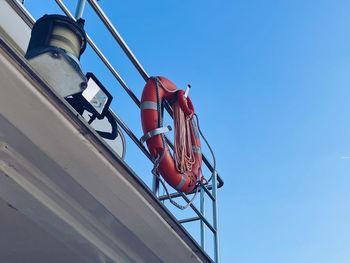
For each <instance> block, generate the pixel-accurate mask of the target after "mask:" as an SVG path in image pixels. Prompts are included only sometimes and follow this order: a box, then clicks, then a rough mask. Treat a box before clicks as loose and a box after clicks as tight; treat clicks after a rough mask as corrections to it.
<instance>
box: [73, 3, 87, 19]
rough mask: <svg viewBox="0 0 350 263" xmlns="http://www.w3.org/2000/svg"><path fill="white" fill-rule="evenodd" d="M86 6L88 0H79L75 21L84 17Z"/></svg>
mask: <svg viewBox="0 0 350 263" xmlns="http://www.w3.org/2000/svg"><path fill="white" fill-rule="evenodd" d="M85 5H86V0H79V1H78V3H77V7H76V9H75V19H76V20H78V19H79V18H82V17H83V13H84V9H85Z"/></svg>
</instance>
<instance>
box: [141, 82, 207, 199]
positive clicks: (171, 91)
mask: <svg viewBox="0 0 350 263" xmlns="http://www.w3.org/2000/svg"><path fill="white" fill-rule="evenodd" d="M164 100H167V101H175V102H174V104H173V106H172V108H173V111H174V128H175V136H174V137H175V146H174V147H175V148H174V158H173V156H172V155H171V152H170V150H169V148H168V146H167V144H166V143H165V139H164V132H165V131H167V130H169V129H166V128H165V127H162V125H163V123H162V122H163V121H162V111H163V107H162V105H163V101H164ZM140 108H141V120H142V128H143V132H144V136H143V137H142V138H141V141H142V142H144V141H146V143H147V146H148V149H149V151H150V154H151V156H152V157H153V158H154V160H155V170H157V171H158V172H159V173H160V174H161V175H162V177H163V178H164V179H165V181H166V182H167V183H168V184H170V185H171V186H172V187H174V188H175V189H177V190H178V191H180V192H185V193H189V192H192V191H193V190H194V189H195V187H196V186H198V184H200V183H201V182H202V180H203V176H202V170H201V163H202V154H201V150H200V149H201V148H200V140H199V132H198V128H197V125H196V122H195V121H194V119H193V115H194V108H193V104H192V102H191V100H190V98H189V97H187V98H185V97H184V91H182V90H178V89H177V87H176V86H175V84H174V83H172V82H171V81H170V80H168V79H166V78H164V77H154V78H150V79H149V80H148V81H147V83H146V85H145V88H144V90H143V93H142V98H141V107H140Z"/></svg>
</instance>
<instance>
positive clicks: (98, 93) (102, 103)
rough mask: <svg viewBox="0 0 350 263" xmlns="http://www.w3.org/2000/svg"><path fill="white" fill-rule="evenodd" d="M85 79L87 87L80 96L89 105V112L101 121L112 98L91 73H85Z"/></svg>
mask: <svg viewBox="0 0 350 263" xmlns="http://www.w3.org/2000/svg"><path fill="white" fill-rule="evenodd" d="M86 77H87V79H88V81H87V87H86V89H85V90H84V91H83V92H82V96H83V97H84V99H85V100H86V101H87V102H88V103H89V105H90V106H89V111H90V112H91V113H92V114H93V115H95V116H96V117H97V118H98V119H103V118H104V116H105V115H106V113H107V111H108V109H109V106H110V105H111V102H112V99H113V97H112V95H111V94H110V93H109V92H108V90H107V89H106V88H105V87H104V86H103V85H102V83H101V82H100V81H99V80H98V79H97V78H96V76H95V75H94V74H93V73H91V72H89V73H87V74H86Z"/></svg>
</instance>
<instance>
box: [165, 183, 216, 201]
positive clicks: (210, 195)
mask: <svg viewBox="0 0 350 263" xmlns="http://www.w3.org/2000/svg"><path fill="white" fill-rule="evenodd" d="M202 189H203V190H204V192H205V193H206V194H207V195H208V196H209V198H210V199H211V200H212V201H214V196H213V195H212V193H211V192H210V191H209V190H211V189H212V186H211V185H208V186H205V185H204V186H203V187H202ZM194 193H196V189H195V190H193V191H192V192H190V193H188V194H194ZM169 196H170V197H171V198H173V199H174V198H178V197H181V193H180V192H175V193H171V194H169ZM158 199H159V200H160V201H165V200H168V199H169V197H168V196H167V195H161V196H159V197H158Z"/></svg>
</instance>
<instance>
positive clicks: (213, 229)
mask: <svg viewBox="0 0 350 263" xmlns="http://www.w3.org/2000/svg"><path fill="white" fill-rule="evenodd" d="M181 196H182V198H183V199H184V200H185V201H186V202H187V203H189V202H190V199H188V197H187V196H186V195H185V194H183V193H181ZM190 207H191V208H192V210H193V211H194V212H195V213H196V214H197V215H198V217H199V218H200V219H201V220H202V221H203V222H204V223H205V224H206V225H207V227H208V228H209V229H210V230H211V231H212V232H213V234H215V233H216V229H215V228H214V227H213V226H212V225H211V224H210V223H209V221H208V220H207V219H206V218H205V217H204V216H203V215H202V214H201V212H200V211H199V210H198V208H197V207H195V206H194V205H193V204H192V203H191V204H190Z"/></svg>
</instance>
